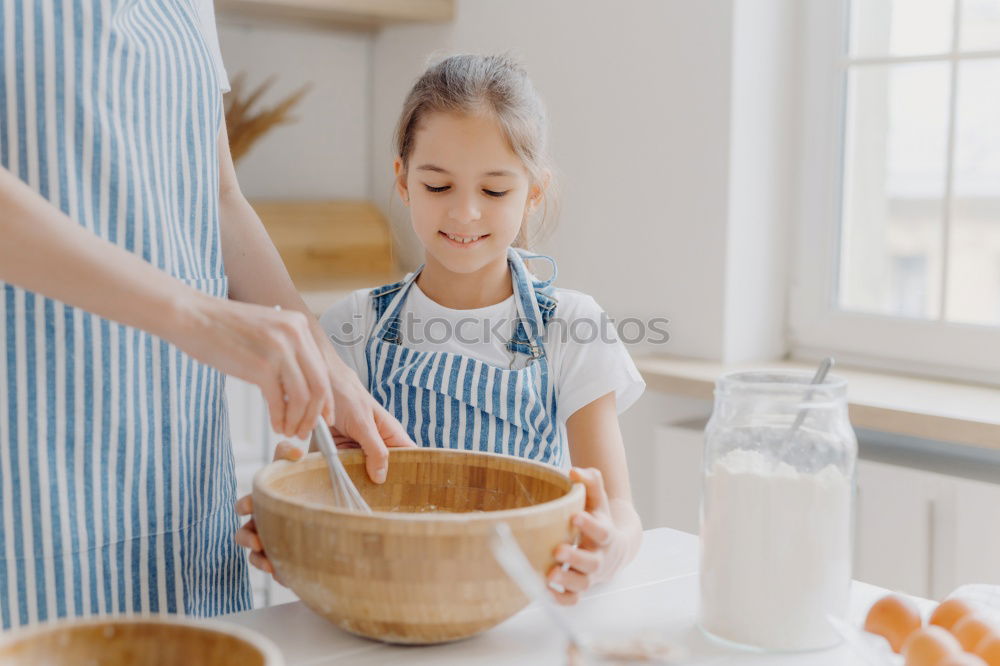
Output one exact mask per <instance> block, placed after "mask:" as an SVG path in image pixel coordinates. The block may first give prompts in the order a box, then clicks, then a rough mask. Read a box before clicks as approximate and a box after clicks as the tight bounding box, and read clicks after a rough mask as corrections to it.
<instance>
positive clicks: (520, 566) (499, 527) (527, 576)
mask: <svg viewBox="0 0 1000 666" xmlns="http://www.w3.org/2000/svg"><path fill="white" fill-rule="evenodd" d="M490 548H491V549H492V551H493V557H495V558H496V561H497V564H499V565H500V566H501V567H502V568H503V570H504V571H506V572H507V575H508V576H510V578H511V580H513V581H514V582H515V583H516V584H517V586H518V587H519V588H521V591H522V592H524V594H525V596H526V597H528V598H529V599H531V600H532V601H534V602H535V603H537V604H538V605H539V606H541V607H542V610H544V611H545V613H546V614H547V615H548V616H549V619H550V620H552V622H553V623H554V624H555V625H556V626H557V627H559V629H560V630H561V631H562V632H563V633H564V634H566V637H567V638H568V639H569V642H570V643H571V644H572V645H573V646H574V647H576V648H577V649H579V650H582V651H589V650H588V648H587V645H586V640H585V639H584V638H583V636H581V635H580V633H579V632H577V630H576V628H574V627H573V625H572V624H570V621H569V618H567V617H566V614H565V613H563V611H562V610H561V609H560V608H559V607H558V606H557V605H556V602H555V601H553V599H552V596H551V595H550V594H549V592H548V590H547V589H546V587H545V583H544V582H543V580H542V578H541V576H539V575H538V573H537V572H536V571H535V569H534V567H532V566H531V562H529V561H528V558H527V557H526V556H525V554H524V551H523V550H521V547H520V546H519V545H518V544H517V539H515V538H514V533H513V532H511V530H510V525H508V524H507V523H497V524H496V525H494V526H493V538H491V539H490Z"/></svg>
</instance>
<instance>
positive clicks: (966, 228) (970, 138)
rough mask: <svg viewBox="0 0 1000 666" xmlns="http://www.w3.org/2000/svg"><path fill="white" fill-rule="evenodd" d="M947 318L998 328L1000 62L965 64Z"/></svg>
mask: <svg viewBox="0 0 1000 666" xmlns="http://www.w3.org/2000/svg"><path fill="white" fill-rule="evenodd" d="M958 81H959V85H958V115H957V125H956V135H955V165H954V182H953V185H952V208H951V229H950V231H951V239H950V247H949V262H948V299H947V304H948V305H947V312H946V318H947V319H949V320H951V321H957V322H965V323H975V324H987V325H994V326H996V325H1000V120H998V119H1000V60H980V61H969V62H963V63H962V64H961V65H960V68H959V77H958Z"/></svg>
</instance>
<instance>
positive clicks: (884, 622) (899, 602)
mask: <svg viewBox="0 0 1000 666" xmlns="http://www.w3.org/2000/svg"><path fill="white" fill-rule="evenodd" d="M920 625H921V619H920V611H918V610H917V607H916V606H914V605H913V604H912V603H911V602H909V601H907V600H906V599H904V598H902V597H899V596H896V595H894V594H890V595H888V596H885V597H882V598H881V599H879V600H878V601H876V602H875V603H874V604H872V607H871V609H870V610H869V611H868V617H866V618H865V631H869V632H871V633H873V634H878V635H879V636H882V637H883V638H885V639H886V640H887V641H889V645H891V646H892V650H893V652H899V651H900V650H901V649H902V648H903V643H904V642H906V639H907V638H908V637H909V636H910V634H912V633H913V632H914V631H916V630H917V629H919V628H920Z"/></svg>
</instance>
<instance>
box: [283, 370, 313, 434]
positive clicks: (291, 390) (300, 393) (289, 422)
mask: <svg viewBox="0 0 1000 666" xmlns="http://www.w3.org/2000/svg"><path fill="white" fill-rule="evenodd" d="M290 351H291V350H289V351H288V352H286V353H288V354H289V356H287V357H286V358H285V360H284V363H283V364H282V366H281V385H282V387H283V388H284V390H285V395H284V400H285V418H284V422H285V429H284V430H282V431H281V434H283V435H284V436H285V437H296V436H297V435H298V433H299V428H300V426H301V424H302V417H303V416H304V415H305V412H306V407H307V406H308V405H309V386H308V385H307V384H306V378H305V375H303V374H302V370H301V368H299V364H298V361H297V360H296V358H295V357H294V356H291V355H290Z"/></svg>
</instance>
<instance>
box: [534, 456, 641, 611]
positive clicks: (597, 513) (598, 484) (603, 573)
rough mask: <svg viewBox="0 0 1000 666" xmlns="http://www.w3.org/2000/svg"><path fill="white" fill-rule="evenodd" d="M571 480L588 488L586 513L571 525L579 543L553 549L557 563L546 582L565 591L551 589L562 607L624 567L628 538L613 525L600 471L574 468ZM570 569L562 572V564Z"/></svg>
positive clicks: (576, 518)
mask: <svg viewBox="0 0 1000 666" xmlns="http://www.w3.org/2000/svg"><path fill="white" fill-rule="evenodd" d="M569 476H570V478H571V479H572V480H573V481H579V482H580V483H582V484H583V485H584V487H585V488H586V489H587V499H586V504H585V510H584V512H583V513H578V514H576V515H575V516H573V526H574V527H576V529H577V530H579V533H580V544H579V546H577V547H576V548H574V547H573V546H572V544H568V543H563V544H560V545H559V546H558V547H556V550H555V553H554V556H555V558H556V562H557V564H556V565H555V566H554V567H552V569H551V570H549V575H548V580H549V583H550V589H551V586H552V584H555V586H556V587H560V586H561V588H562V589H563V590H564V591H563V592H560V591H558V590H556V589H552V594H553V596H554V597H555V598H556V601H558V602H559V603H561V604H564V605H572V604H575V603H576V602H577V601H579V600H580V593H582V592H584V591H585V590H588V589H590V587H591V586H592V585H593V584H594V583H599V582H602V581H606V580H608V579H610V578H611V577H612V576H613V575H614V574H615V573H616V572H617V571H618V570H619V569H620V568H621V567H622V566H623V565H624V564H625V561H626V559H627V556H628V555H627V553H628V537H627V536H626V535H625V533H624V532H623V531H622V530H620V529H619V528H618V527H617V526H616V525H615V523H614V520H613V519H612V517H611V509H610V506H609V501H608V494H607V492H606V491H605V490H604V477H603V476H602V475H601V472H600V470H598V469H594V468H589V469H581V468H577V467H574V468H573V469H572V470H570V473H569ZM565 563H569V568H568V569H567V570H566V571H563V564H565Z"/></svg>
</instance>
